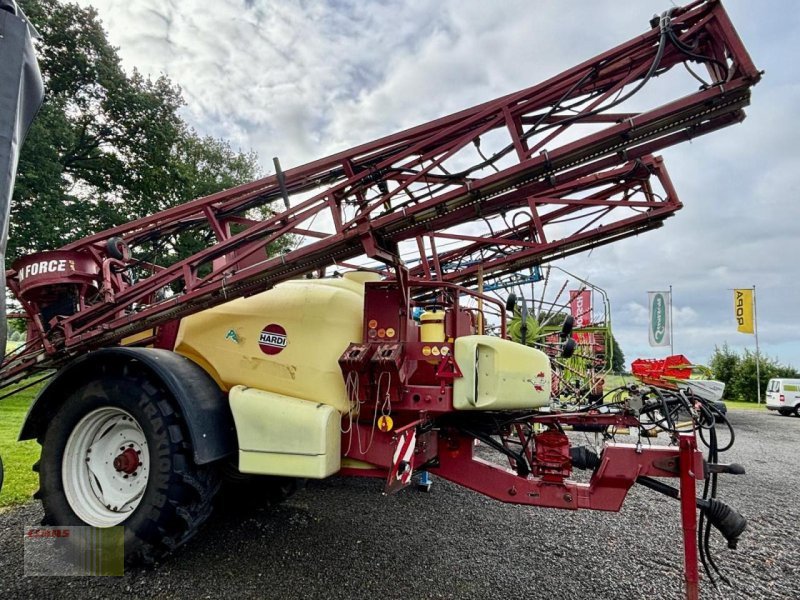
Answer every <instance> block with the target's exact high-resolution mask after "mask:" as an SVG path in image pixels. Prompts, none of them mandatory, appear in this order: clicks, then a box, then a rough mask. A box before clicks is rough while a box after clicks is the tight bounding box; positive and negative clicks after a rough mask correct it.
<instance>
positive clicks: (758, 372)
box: [753, 284, 761, 404]
mask: <svg viewBox="0 0 800 600" xmlns="http://www.w3.org/2000/svg"><path fill="white" fill-rule="evenodd" d="M753 333H754V334H755V336H756V392H757V393H758V403H759V404H761V352H760V351H759V349H758V310H756V286H755V284H753Z"/></svg>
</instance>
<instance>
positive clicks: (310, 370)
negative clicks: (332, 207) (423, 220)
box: [175, 273, 377, 412]
mask: <svg viewBox="0 0 800 600" xmlns="http://www.w3.org/2000/svg"><path fill="white" fill-rule="evenodd" d="M376 278H377V276H375V275H371V274H363V273H357V274H353V275H352V276H349V277H348V276H345V277H344V278H342V279H314V280H309V279H302V280H292V281H287V282H285V283H282V284H280V285H277V286H275V287H274V288H273V289H271V290H269V291H267V292H264V293H262V294H258V295H255V296H251V297H249V298H240V299H238V300H234V301H232V302H228V303H227V304H223V305H221V306H218V307H215V308H211V309H209V310H205V311H203V312H201V313H198V314H196V315H192V316H190V317H187V318H185V319H183V320H182V321H181V326H180V328H179V331H178V336H177V339H176V343H175V351H176V352H178V353H179V354H183V355H184V356H186V357H188V358H190V359H192V360H194V361H195V362H197V363H198V364H200V365H201V366H203V367H204V368H205V369H206V371H208V373H209V374H211V376H212V377H214V378H215V379H216V380H217V383H218V384H219V385H220V386H221V387H222V388H223V389H225V390H229V389H230V388H232V387H233V386H235V385H244V386H247V387H252V388H257V389H260V390H266V391H270V392H274V393H276V394H282V395H286V396H291V397H294V398H300V399H303V400H310V401H312V402H321V403H323V404H328V405H330V406H333V407H334V408H336V409H337V410H338V411H340V412H346V411H347V409H348V401H347V397H346V394H345V384H344V379H343V377H342V373H341V371H340V369H339V363H338V359H339V356H341V354H342V352H344V351H345V350H346V349H347V346H348V344H350V342H356V341H359V340H361V337H362V319H363V310H364V280H369V279H376Z"/></svg>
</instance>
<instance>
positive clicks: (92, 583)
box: [0, 411, 800, 600]
mask: <svg viewBox="0 0 800 600" xmlns="http://www.w3.org/2000/svg"><path fill="white" fill-rule="evenodd" d="M730 417H731V421H732V422H733V423H734V425H735V427H736V431H737V436H738V437H737V441H736V445H735V446H734V448H733V450H731V451H730V452H727V453H725V454H724V455H723V456H722V460H723V461H725V462H740V463H742V464H744V465H745V466H746V467H747V470H748V472H747V475H744V476H739V477H734V476H725V477H724V479H722V478H721V486H720V498H721V499H723V500H725V501H727V502H728V503H729V504H731V505H732V506H734V507H736V508H737V509H739V510H740V511H741V512H742V513H743V514H744V515H745V516H746V517H747V518H748V519H749V525H748V530H747V532H746V533H745V535H744V536H743V539H742V541H741V543H740V545H739V549H738V550H736V551H730V550H727V549H726V548H725V547H724V546H725V545H724V542H722V541H721V539H719V536H715V537H716V538H717V539H716V540H715V543H714V544H713V548H714V550H715V556H716V558H717V562H718V564H720V565H721V567H722V569H723V571H724V572H725V573H727V574H728V576H729V577H730V578H731V580H732V583H733V587H727V586H724V587H721V588H720V589H719V590H715V589H714V588H713V587H712V586H711V585H710V584H709V583H708V582H706V581H703V582H701V588H702V597H704V598H748V599H751V600H752V599H757V598H800V534H798V521H800V469H798V466H797V463H798V442H800V419H798V418H786V417H779V416H777V415H775V414H761V413H756V412H750V411H732V412H731V414H730ZM380 489H381V485H380V484H379V483H378V482H375V481H369V480H356V479H337V478H333V479H330V480H326V481H322V482H312V483H310V484H309V485H308V487H307V488H306V489H305V490H303V491H301V492H299V493H298V494H297V495H296V496H294V497H293V498H292V499H291V500H289V501H288V502H287V503H285V504H284V505H283V506H280V507H277V508H272V509H266V508H253V509H244V508H242V509H239V510H236V511H231V510H229V511H228V512H227V513H226V514H217V515H216V516H215V517H213V518H212V520H211V522H210V523H209V524H208V526H207V527H206V529H205V530H204V531H203V532H202V533H201V534H200V535H199V536H198V537H196V538H195V539H194V540H193V541H192V542H191V543H190V544H189V546H188V547H187V548H185V549H183V550H182V551H181V552H180V553H179V554H178V555H176V556H174V557H172V558H171V559H169V560H168V561H166V562H165V563H163V564H162V565H160V566H159V567H158V568H156V569H154V570H135V571H129V572H128V573H126V575H125V576H124V577H118V578H112V577H80V578H77V577H73V578H60V577H59V578H57V577H24V576H23V572H22V531H23V528H24V527H25V526H30V525H35V524H37V523H38V521H39V519H40V518H41V510H40V508H39V505H38V504H36V503H34V504H28V505H25V506H22V507H19V508H16V509H13V510H9V511H6V512H4V513H2V514H0V598H23V597H35V598H55V597H58V598H59V599H64V600H65V599H68V598H80V599H84V598H119V597H130V598H218V597H223V596H225V597H229V596H230V597H237V598H238V597H241V598H297V597H303V598H380V599H381V600H384V599H388V598H502V597H507V598H521V597H523V596H525V597H527V598H598V599H599V598H614V599H626V598H642V597H645V596H649V597H653V598H681V597H682V591H681V581H682V567H681V561H682V547H681V542H680V527H679V511H678V503H677V502H676V501H674V500H670V499H667V498H664V497H662V496H660V495H657V494H655V493H654V492H651V491H649V490H646V489H643V488H641V489H640V488H638V487H637V488H636V489H634V490H633V491H632V492H631V493H630V495H629V496H628V499H627V501H626V503H625V506H624V508H623V510H622V511H621V512H620V513H619V514H606V513H599V512H591V511H581V512H577V513H570V512H567V511H557V510H547V509H536V508H523V507H516V506H508V505H504V504H501V503H499V502H495V501H493V500H490V499H488V498H484V497H482V496H479V495H477V494H474V493H472V492H469V491H467V490H465V489H461V488H459V487H457V486H455V485H452V484H450V483H448V482H445V481H441V480H436V481H435V483H434V486H433V489H432V491H431V493H430V494H425V493H421V492H417V491H415V490H410V489H409V490H405V491H403V492H401V493H399V494H397V495H394V496H391V497H383V496H381V494H380ZM233 513H235V514H233Z"/></svg>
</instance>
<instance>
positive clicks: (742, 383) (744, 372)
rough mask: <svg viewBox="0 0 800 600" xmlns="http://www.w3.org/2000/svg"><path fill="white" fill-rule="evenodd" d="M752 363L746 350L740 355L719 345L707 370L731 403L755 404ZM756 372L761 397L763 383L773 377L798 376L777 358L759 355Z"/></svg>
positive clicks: (724, 345)
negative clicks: (722, 384) (723, 385)
mask: <svg viewBox="0 0 800 600" xmlns="http://www.w3.org/2000/svg"><path fill="white" fill-rule="evenodd" d="M756 361H757V357H756V354H755V352H751V351H750V350H748V349H745V350H744V353H743V354H742V355H739V354H738V353H736V352H735V351H732V350H731V349H730V348H728V345H727V344H723V346H722V348H715V349H714V354H713V355H712V357H711V362H710V367H711V370H712V372H713V374H714V378H715V379H719V380H720V381H722V382H724V383H725V397H726V398H729V399H731V400H741V401H744V402H756V401H757V399H758V394H757V391H756V373H757V371H756ZM758 363H759V364H758V367H759V370H760V375H761V377H760V380H759V383H760V385H759V388H760V390H761V397H762V398H764V395H765V394H766V391H767V383H768V382H769V380H770V379H773V378H775V377H800V371H798V370H797V369H795V368H794V367H791V366H789V365H783V364H781V363H779V362H778V360H777V359H775V358H772V357H769V356H765V355H763V354H762V355H761V356H760V357H759V360H758Z"/></svg>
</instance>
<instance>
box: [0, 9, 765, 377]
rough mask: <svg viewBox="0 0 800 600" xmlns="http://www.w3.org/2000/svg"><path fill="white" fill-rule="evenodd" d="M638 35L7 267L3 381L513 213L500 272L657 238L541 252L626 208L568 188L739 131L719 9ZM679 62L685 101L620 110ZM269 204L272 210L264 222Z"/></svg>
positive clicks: (739, 95)
mask: <svg viewBox="0 0 800 600" xmlns="http://www.w3.org/2000/svg"><path fill="white" fill-rule="evenodd" d="M651 25H652V26H651V28H650V30H649V31H647V32H645V33H644V34H642V35H640V36H638V37H636V38H634V39H632V40H630V41H628V42H626V43H624V44H621V45H619V46H617V47H615V48H613V49H611V50H609V51H607V52H605V53H603V54H601V55H599V56H597V57H595V58H592V59H590V60H587V61H585V62H584V63H582V64H580V65H578V66H576V67H574V68H572V69H569V70H568V71H566V72H564V73H561V74H559V75H556V76H554V77H552V78H550V79H549V80H547V81H545V82H543V83H541V84H538V85H535V86H533V87H530V88H527V89H524V90H521V91H518V92H515V93H513V94H509V95H507V96H504V97H501V98H498V99H495V100H492V101H489V102H486V103H484V104H481V105H478V106H475V107H472V108H469V109H466V110H462V111H460V112H458V113H455V114H453V115H450V116H447V117H443V118H440V119H437V120H434V121H431V122H429V123H425V124H423V125H420V126H417V127H413V128H411V129H408V130H406V131H402V132H400V133H396V134H393V135H390V136H387V137H384V138H381V139H379V140H376V141H374V142H370V143H367V144H363V145H360V146H357V147H355V148H352V149H350V150H346V151H343V152H340V153H338V154H334V155H332V156H330V157H327V158H324V159H320V160H317V161H314V162H312V163H309V164H306V165H303V166H300V167H297V168H293V169H290V170H288V171H286V172H285V173H282V172H278V173H277V174H276V175H273V176H270V177H267V178H264V179H261V180H258V181H255V182H253V183H249V184H246V185H243V186H239V187H237V188H234V189H231V190H228V191H224V192H220V193H217V194H214V195H212V196H208V197H205V198H201V199H198V200H195V201H193V202H189V203H187V204H184V205H181V206H178V207H175V208H171V209H168V210H164V211H162V212H160V213H157V214H155V215H152V216H149V217H146V218H143V219H139V220H136V221H133V222H131V223H128V224H126V225H123V226H120V227H116V228H114V229H110V230H108V231H104V232H102V233H99V234H96V235H93V236H90V237H87V238H84V239H82V240H79V241H77V242H74V243H72V244H68V245H67V246H64V247H63V248H61V249H60V250H58V251H55V252H49V253H39V254H35V255H32V256H28V257H24V258H22V259H20V260H18V261H17V262H16V263H15V265H14V268H15V272H12V273H11V274H10V276H9V287H10V288H11V289H12V291H13V292H14V294H15V295H16V297H17V298H18V299H19V301H20V302H21V304H22V306H23V308H24V309H25V311H26V312H27V314H28V315H29V316H30V318H31V320H32V323H33V334H34V337H33V340H32V341H31V342H30V343H29V344H28V346H27V350H26V351H24V352H22V353H19V354H17V355H15V356H14V357H12V358H10V359H8V360H6V362H5V363H4V366H3V369H2V376H3V378H4V379H5V380H6V381H10V380H13V379H16V378H18V377H20V376H22V375H23V374H25V373H26V372H28V371H29V370H30V369H32V368H42V367H52V366H57V365H58V364H59V362H60V361H63V360H64V359H65V358H66V357H68V356H69V355H73V354H75V353H78V352H83V351H86V350H89V349H92V348H98V347H101V346H104V345H108V344H114V343H117V342H118V341H119V340H121V339H123V338H124V337H126V336H129V335H132V334H135V333H138V332H142V331H145V330H148V329H151V328H153V327H155V326H158V325H163V324H165V323H169V322H172V321H175V320H176V319H178V318H180V317H182V316H186V315H189V314H191V313H194V312H197V311H200V310H203V309H204V308H207V307H210V306H214V305H217V304H221V303H224V302H226V301H229V300H231V299H233V298H236V297H240V296H243V295H248V294H252V293H257V292H259V291H263V290H265V289H268V288H270V287H272V286H274V285H275V284H277V283H279V282H281V281H284V280H287V279H290V278H293V277H297V276H300V275H303V274H306V273H309V272H312V271H316V270H320V269H324V268H325V267H329V266H331V265H333V264H336V263H340V262H342V261H349V260H352V259H354V258H356V257H359V256H362V255H366V256H368V257H370V258H372V259H377V260H381V261H383V262H386V263H389V264H393V263H397V262H398V260H399V259H398V254H397V245H398V244H399V243H401V242H404V241H406V240H413V239H415V238H418V237H420V236H426V235H429V234H431V233H436V232H439V233H440V234H441V233H442V232H444V231H445V230H447V229H449V228H454V227H459V226H467V225H469V224H470V223H481V222H483V219H485V218H488V217H491V216H494V215H499V214H501V213H504V212H506V211H509V210H512V209H524V210H525V211H527V213H528V214H529V215H530V219H531V220H532V221H533V223H534V224H535V225H534V232H533V235H532V237H529V238H528V240H527V242H528V243H529V244H530V243H535V244H536V245H537V247H535V248H534V247H531V246H524V245H523V246H521V249H518V250H515V251H514V253H515V254H516V255H517V256H518V259H519V260H518V261H517V262H513V261H506V262H505V264H506V266H505V267H504V268H505V269H506V270H508V269H510V268H512V267H516V266H523V265H525V264H530V263H531V262H532V261H533V262H535V261H537V260H541V259H543V258H548V257H553V256H557V255H559V253H562V254H563V253H568V252H572V251H578V250H580V249H586V248H590V247H593V246H596V245H599V244H602V243H608V242H609V241H612V240H613V239H617V238H619V237H621V236H623V235H626V234H631V233H635V232H636V231H640V230H643V229H646V228H647V227H648V226H649V225H653V224H654V223H658V222H660V220H663V218H664V217H666V216H667V214H668V213H669V210H670V206H669V201H667V202H665V203H664V205H663V206H657V204H658V203H657V202H653V200H652V198H651V199H647V198H646V193H645V200H644V201H643V202H645V203H647V205H641V206H640V207H639V208H640V209H641V210H644V211H645V213H643V214H645V215H648V217H642V218H639V219H637V218H636V217H631V219H632V220H626V219H622V220H618V221H616V225H614V226H613V227H612V226H610V225H609V223H608V222H607V221H606V220H603V219H600V220H599V221H595V222H594V223H591V222H590V224H588V225H586V226H585V227H584V228H583V229H582V230H578V231H575V232H573V233H572V234H570V235H568V236H566V237H563V238H559V239H558V240H557V241H552V240H551V241H549V242H547V241H546V240H547V238H546V237H545V233H546V232H545V229H546V228H547V222H548V220H549V221H550V222H551V224H552V223H553V222H557V218H556V215H558V214H562V215H567V214H570V213H576V214H575V216H578V215H577V213H578V212H579V211H587V210H588V209H589V207H595V208H603V207H605V208H608V209H611V208H612V207H615V206H617V205H619V204H620V202H624V200H623V201H620V200H618V199H617V198H615V197H614V196H613V194H612V195H607V194H605V193H600V194H596V195H594V196H592V195H591V194H589V195H588V196H578V197H571V196H569V195H567V194H569V193H570V192H569V191H568V188H569V186H575V185H576V182H582V181H586V180H587V178H592V177H598V178H603V177H613V175H609V174H613V173H615V172H616V173H617V175H619V172H618V171H615V170H617V169H620V168H623V169H625V168H627V169H630V168H633V167H632V166H631V165H633V166H635V165H636V164H637V163H636V161H637V160H641V161H642V163H641V164H649V165H650V166H651V167H652V168H653V169H655V170H656V171H659V170H660V168H659V167H658V166H657V165H658V163H657V161H654V160H653V159H650V158H648V157H649V156H650V155H652V154H653V153H655V152H658V151H659V150H661V149H663V148H666V147H668V146H671V145H673V144H676V143H679V142H682V141H686V140H689V139H692V138H694V137H696V136H698V135H702V134H704V133H708V132H710V131H714V130H716V129H720V128H722V127H725V126H727V125H730V124H732V123H736V122H738V121H741V120H742V119H743V118H744V113H743V111H742V108H743V107H744V106H746V105H747V104H748V103H749V98H750V88H751V87H752V86H753V85H755V84H756V83H757V82H758V80H759V79H760V72H759V71H758V69H756V67H755V66H754V65H753V63H752V61H751V59H750V57H749V55H748V54H747V51H746V50H745V48H744V46H743V45H742V43H741V40H740V39H739V37H738V35H737V33H736V31H735V30H734V28H733V25H732V24H731V22H730V20H729V18H728V16H727V14H726V12H725V10H724V9H723V7H722V5H721V4H720V3H719V2H715V1H710V2H704V1H698V2H694V3H692V4H690V5H688V6H687V7H684V8H677V9H673V10H672V11H670V12H669V13H665V15H664V16H662V18H661V19H657V20H654V23H652V24H651ZM690 63H702V65H703V66H704V67H705V69H706V71H707V75H705V77H706V79H707V82H706V83H705V84H704V85H702V87H701V88H700V89H699V90H698V89H697V79H695V78H694V77H691V76H690V75H689V74H688V73H687V74H686V75H685V80H686V86H685V89H682V90H681V89H678V87H679V84H674V85H673V90H672V91H674V95H673V94H671V96H670V98H665V99H664V100H663V101H662V103H660V104H656V105H653V106H651V107H649V108H647V109H644V110H641V109H639V110H630V109H628V108H627V106H626V104H625V102H626V101H627V100H628V99H629V98H630V97H631V96H633V95H634V94H635V93H636V92H637V91H638V90H639V89H640V88H641V87H642V86H643V85H645V84H646V83H647V82H648V81H650V80H652V79H653V78H654V77H657V76H660V75H662V74H664V73H665V72H666V71H669V70H671V69H673V68H674V67H676V66H683V65H686V66H687V67H688V68H689V69H691V66H690ZM671 85H672V84H671ZM637 98H638V96H637ZM617 107H619V109H618V108H617ZM622 108H625V109H626V110H625V111H624V112H620V111H619V110H620V109H622ZM476 156H480V160H479V161H478V162H476V160H477V159H476ZM637 168H638V167H637ZM662 173H663V170H662ZM656 175H657V176H659V175H658V173H656ZM659 177H660V176H659ZM660 178H661V177H660ZM619 185H620V186H624V185H627V184H623V183H622V182H620V183H619ZM639 187H640V188H641V189H642V191H644V192H646V190H645V189H644V188H643V187H642V186H641V185H640V186H639ZM616 191H620V192H622V191H624V190H623V188H622V187H619V188H618V189H617V190H616ZM623 195H624V194H623ZM668 196H669V197H671V198H673V200H672V202H677V200H675V199H674V197H673V195H672V194H671V193H669V191H668ZM281 200H283V202H284V203H285V205H286V210H283V211H281V212H279V213H271V212H269V207H270V206H271V205H272V203H274V202H275V201H281ZM629 205H630V206H629V208H636V206H635V205H634V203H633V201H629ZM553 207H556V208H553ZM674 208H675V205H674V204H673V205H672V209H674ZM648 211H650V212H649V214H648ZM658 211H661V212H660V213H659V212H658ZM265 215H266V216H265ZM648 218H649V219H650V220H648ZM590 221H591V219H590ZM537 222H541V224H540V225H537V224H536V223H537ZM512 229H513V227H512ZM187 233H195V234H196V235H198V236H205V237H207V238H209V239H211V240H212V241H211V242H209V245H208V247H207V248H205V249H204V250H202V251H200V252H198V253H196V254H194V255H192V256H190V257H189V258H186V259H184V260H182V261H180V262H177V263H176V264H173V265H171V266H160V265H156V264H154V263H155V259H154V258H152V257H147V256H146V254H147V252H148V251H154V250H163V248H164V247H165V244H166V245H168V244H169V240H170V238H171V236H174V235H177V234H187ZM445 234H446V232H445ZM513 235H514V231H511V230H507V231H503V232H500V233H498V234H497V236H498V237H501V238H502V237H504V236H505V237H508V236H513ZM287 240H289V242H287ZM275 243H283V244H284V245H285V244H286V243H289V244H291V246H293V247H294V248H295V249H294V250H291V251H289V252H283V253H278V254H275V255H272V256H270V255H268V254H267V253H266V252H265V248H269V247H274V244H275ZM537 253H538V254H537ZM62 261H63V262H62ZM42 265H44V266H42ZM62 265H65V270H63V269H61V266H62ZM51 267H53V269H51ZM422 268H424V267H422ZM51 271H52V272H51ZM31 273H37V274H38V276H37V277H30V278H29V277H28V275H30V274H31ZM131 273H135V275H136V277H132V276H131ZM136 278H138V279H136Z"/></svg>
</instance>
